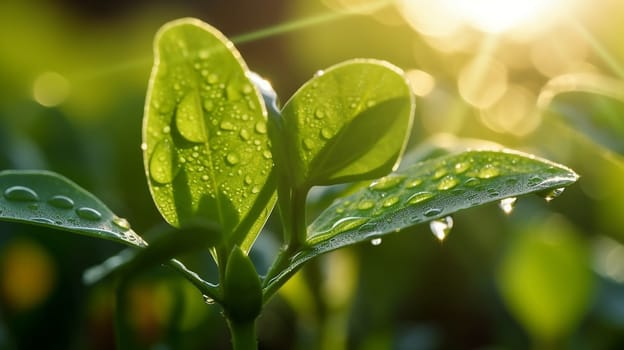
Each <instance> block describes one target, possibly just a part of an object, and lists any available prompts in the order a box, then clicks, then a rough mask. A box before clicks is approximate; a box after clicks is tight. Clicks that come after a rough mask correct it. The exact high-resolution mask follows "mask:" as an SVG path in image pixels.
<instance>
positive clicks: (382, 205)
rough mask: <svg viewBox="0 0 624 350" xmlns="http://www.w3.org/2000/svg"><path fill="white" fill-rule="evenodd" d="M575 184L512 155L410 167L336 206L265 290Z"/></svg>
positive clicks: (468, 156)
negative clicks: (351, 252) (436, 223)
mask: <svg viewBox="0 0 624 350" xmlns="http://www.w3.org/2000/svg"><path fill="white" fill-rule="evenodd" d="M577 179H578V175H577V174H576V173H574V171H572V170H570V169H568V168H566V167H564V166H562V165H559V164H555V163H553V162H550V161H547V160H544V159H540V158H537V157H535V156H532V155H529V154H522V153H517V152H512V151H468V152H464V153H461V154H458V155H451V156H447V157H440V158H435V159H430V160H427V161H424V162H421V163H418V164H414V165H413V166H411V167H409V168H406V169H404V170H401V171H399V172H396V173H392V174H390V175H388V176H385V177H383V178H381V179H378V180H376V181H373V182H372V183H371V184H370V185H369V186H368V187H367V188H364V189H362V190H360V191H358V192H356V193H355V194H353V195H351V196H348V197H345V198H341V199H339V200H337V201H335V202H334V204H332V205H331V206H330V207H329V208H327V209H326V210H325V211H324V212H322V213H321V215H320V216H319V217H318V218H317V219H316V220H314V222H312V224H311V225H310V226H309V228H308V244H309V245H308V247H306V248H304V249H302V250H301V251H300V252H298V253H297V254H295V255H294V257H293V258H292V260H291V261H290V266H288V267H287V268H286V269H285V270H283V271H282V272H280V273H279V274H277V276H275V277H274V276H269V279H268V280H267V282H266V285H265V289H268V290H269V291H270V290H272V289H273V288H275V287H276V285H279V283H281V280H282V279H284V278H287V276H289V275H290V274H292V273H294V272H295V271H296V270H297V269H298V267H299V266H301V265H302V264H303V263H305V262H306V261H308V260H310V259H312V258H314V257H316V256H318V255H321V254H324V253H327V252H330V251H332V250H336V249H338V248H342V247H346V246H350V245H353V244H356V243H360V242H365V241H370V240H373V239H379V238H380V237H382V236H383V235H386V234H389V233H393V232H398V231H400V230H402V229H404V228H407V227H410V226H413V225H416V224H419V223H422V222H425V221H430V220H434V219H437V218H441V217H445V216H447V215H450V214H452V213H454V212H456V211H459V210H462V209H466V208H470V207H474V206H477V205H482V204H485V203H490V202H495V201H501V200H503V199H506V198H510V197H516V196H519V195H523V194H528V193H536V192H537V193H542V194H543V195H546V196H551V195H553V194H558V193H560V190H557V191H555V192H554V193H553V194H549V191H553V190H556V189H559V188H561V187H564V186H568V185H570V184H572V183H574V182H575V181H576V180H577ZM269 294H270V292H269Z"/></svg>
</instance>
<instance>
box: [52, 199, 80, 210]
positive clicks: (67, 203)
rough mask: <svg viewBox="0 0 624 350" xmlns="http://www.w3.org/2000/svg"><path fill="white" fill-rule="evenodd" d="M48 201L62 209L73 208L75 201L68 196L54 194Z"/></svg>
mask: <svg viewBox="0 0 624 350" xmlns="http://www.w3.org/2000/svg"><path fill="white" fill-rule="evenodd" d="M48 203H50V205H51V206H53V207H57V208H60V209H71V208H73V207H74V201H73V200H72V199H71V198H69V197H66V196H54V197H52V198H50V199H49V200H48Z"/></svg>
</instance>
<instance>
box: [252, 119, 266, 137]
mask: <svg viewBox="0 0 624 350" xmlns="http://www.w3.org/2000/svg"><path fill="white" fill-rule="evenodd" d="M255 129H256V132H257V133H258V134H266V132H267V127H266V123H265V122H263V121H259V122H257V123H256V127H255Z"/></svg>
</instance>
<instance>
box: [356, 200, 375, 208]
mask: <svg viewBox="0 0 624 350" xmlns="http://www.w3.org/2000/svg"><path fill="white" fill-rule="evenodd" d="M374 206H375V202H374V201H372V200H370V199H365V200H363V201H361V202H360V203H358V205H357V208H358V209H359V210H369V209H371V208H372V207H374Z"/></svg>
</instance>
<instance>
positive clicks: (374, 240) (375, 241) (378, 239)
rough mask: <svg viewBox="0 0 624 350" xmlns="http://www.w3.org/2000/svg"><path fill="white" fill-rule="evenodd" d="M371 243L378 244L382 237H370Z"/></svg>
mask: <svg viewBox="0 0 624 350" xmlns="http://www.w3.org/2000/svg"><path fill="white" fill-rule="evenodd" d="M370 242H371V244H372V245H374V246H378V245H380V244H381V243H382V239H381V238H380V237H377V238H373V239H371V241H370Z"/></svg>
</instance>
